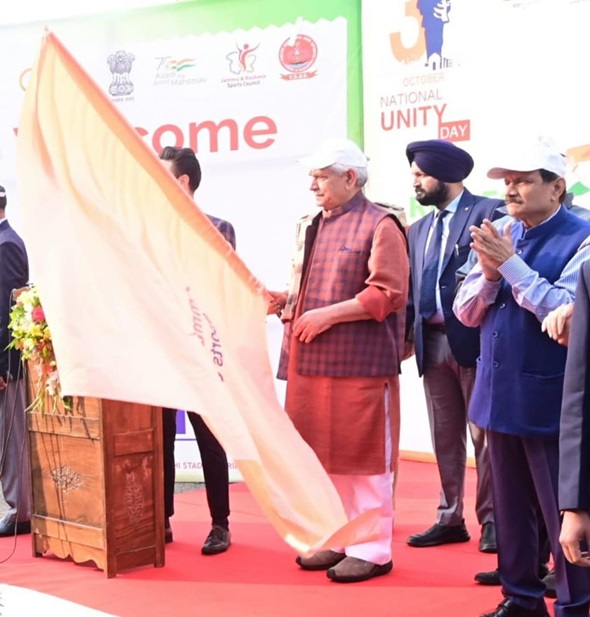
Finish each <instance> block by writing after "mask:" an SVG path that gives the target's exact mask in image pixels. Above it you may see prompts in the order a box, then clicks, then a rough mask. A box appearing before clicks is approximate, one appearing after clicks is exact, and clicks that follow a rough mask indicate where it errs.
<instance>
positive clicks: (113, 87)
mask: <svg viewBox="0 0 590 617" xmlns="http://www.w3.org/2000/svg"><path fill="white" fill-rule="evenodd" d="M134 60H135V56H134V55H133V54H132V53H129V52H126V51H123V50H120V51H117V52H115V53H114V54H111V55H110V56H109V57H108V58H107V64H108V65H109V68H110V70H111V74H112V76H113V79H112V81H111V83H110V85H109V94H110V95H111V96H128V95H129V94H131V93H132V92H133V89H134V86H133V82H132V81H131V80H130V79H129V73H130V72H131V67H132V65H133V61H134Z"/></svg>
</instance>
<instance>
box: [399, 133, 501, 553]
mask: <svg viewBox="0 0 590 617" xmlns="http://www.w3.org/2000/svg"><path fill="white" fill-rule="evenodd" d="M406 155H407V157H408V161H409V163H410V167H411V171H412V177H413V186H414V191H415V193H416V199H417V200H418V202H419V203H420V204H422V205H424V206H434V208H433V210H432V212H430V213H429V214H427V215H426V216H424V217H423V218H421V219H420V220H418V221H417V222H416V223H414V224H413V225H412V226H411V227H410V229H409V233H408V241H409V245H410V268H411V287H410V300H409V305H408V318H407V325H406V330H407V338H408V340H412V339H413V343H414V349H415V353H416V362H417V364H418V372H419V374H420V375H421V376H422V377H423V378H424V379H423V383H424V391H425V394H426V405H427V409H428V418H429V421H430V430H431V435H432V444H433V449H434V453H435V455H436V461H437V465H438V470H439V475H440V480H441V495H440V504H439V506H438V512H437V520H436V523H435V524H434V525H433V526H432V527H430V528H429V529H427V530H426V531H424V532H422V533H416V534H414V535H412V536H410V537H409V538H408V544H409V545H410V546H415V547H428V546H437V545H440V544H449V543H454V542H467V541H469V539H470V536H469V532H468V531H467V528H466V526H465V521H464V517H463V496H464V492H465V466H466V459H467V443H466V442H467V439H466V426H468V427H469V432H470V434H471V440H472V442H473V446H474V449H475V460H476V465H477V495H476V502H475V509H476V513H477V518H478V521H479V524H480V525H481V536H480V541H479V550H480V551H482V552H486V553H493V552H496V537H495V527H494V515H493V509H492V487H491V481H490V470H489V461H488V454H487V448H486V442H485V434H484V431H483V430H481V429H479V428H478V427H476V426H475V425H474V424H472V423H470V422H468V419H467V410H468V408H469V399H470V397H471V392H472V390H473V384H474V383H475V365H476V359H477V357H478V355H479V329H478V328H467V327H465V326H463V325H462V324H461V323H460V322H459V321H458V319H457V318H456V317H455V315H454V314H453V310H452V307H453V299H454V293H455V273H456V271H457V269H458V268H459V267H460V266H462V265H463V263H464V262H465V260H466V259H467V256H468V255H469V251H470V243H471V236H470V232H469V228H470V227H471V226H472V225H481V223H482V222H483V220H484V219H493V218H495V216H496V215H495V212H496V210H497V208H498V207H500V206H502V205H503V202H502V201H501V200H498V199H488V198H486V197H481V196H478V195H472V194H471V193H470V192H469V191H468V190H467V189H466V188H465V187H464V186H463V180H464V179H465V178H466V177H467V176H468V175H469V174H470V173H471V170H472V169H473V159H472V158H471V156H470V155H469V153H468V152H466V151H465V150H462V149H461V148H458V147H457V146H455V145H454V144H453V143H451V142H448V141H443V140H440V139H431V140H427V141H415V142H413V143H410V144H409V145H408V147H407V149H406Z"/></svg>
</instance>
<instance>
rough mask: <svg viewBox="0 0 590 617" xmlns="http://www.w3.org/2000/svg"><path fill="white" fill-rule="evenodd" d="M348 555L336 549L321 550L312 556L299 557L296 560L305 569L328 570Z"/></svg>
mask: <svg viewBox="0 0 590 617" xmlns="http://www.w3.org/2000/svg"><path fill="white" fill-rule="evenodd" d="M345 557H346V555H345V554H344V553H337V552H336V551H320V552H319V553H316V554H315V555H312V556H311V557H297V559H296V560H295V561H296V562H297V563H298V564H299V567H300V568H301V569H303V570H327V569H328V568H331V567H332V566H335V565H336V564H337V563H340V562H341V561H342V560H343V559H344V558H345Z"/></svg>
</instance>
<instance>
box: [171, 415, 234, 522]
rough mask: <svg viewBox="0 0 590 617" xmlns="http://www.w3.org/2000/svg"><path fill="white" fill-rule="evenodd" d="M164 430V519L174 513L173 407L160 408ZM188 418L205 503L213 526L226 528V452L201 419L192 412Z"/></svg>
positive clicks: (227, 498)
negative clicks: (202, 480) (199, 459)
mask: <svg viewBox="0 0 590 617" xmlns="http://www.w3.org/2000/svg"><path fill="white" fill-rule="evenodd" d="M163 414H164V416H163V422H162V424H163V432H164V510H165V515H166V518H170V517H171V516H172V515H173V514H174V479H175V474H176V462H175V460H174V440H175V438H176V409H169V408H167V407H164V408H163ZM187 415H188V418H189V420H190V423H191V425H192V427H193V430H194V432H195V436H196V438H197V445H198V446H199V452H200V453H201V462H202V464H203V476H204V477H205V491H206V493H207V504H208V505H209V512H210V514H211V522H212V524H213V525H219V526H220V527H223V528H224V529H229V472H228V469H227V455H226V454H225V450H224V449H223V448H222V447H221V444H220V443H219V441H217V439H216V438H215V436H214V435H213V433H212V432H211V431H210V430H209V428H208V426H207V425H206V424H205V422H204V420H203V418H201V416H200V415H199V414H197V413H195V412H193V411H189V412H188V414H187Z"/></svg>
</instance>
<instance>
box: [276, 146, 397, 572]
mask: <svg viewBox="0 0 590 617" xmlns="http://www.w3.org/2000/svg"><path fill="white" fill-rule="evenodd" d="M300 162H301V163H302V164H303V165H304V166H305V167H306V168H307V169H308V170H309V174H310V176H311V186H310V189H311V191H313V193H314V194H315V198H316V204H317V205H318V206H319V207H320V208H321V211H320V212H319V214H317V215H316V216H315V217H314V218H313V220H312V221H311V224H310V225H309V226H308V227H307V229H306V235H305V242H304V254H303V262H302V268H301V276H300V277H298V280H299V284H298V285H296V286H294V287H293V286H292V287H291V289H292V290H293V291H294V292H296V298H295V299H294V300H293V301H292V302H291V303H290V306H292V307H293V308H292V311H291V312H290V314H287V315H286V314H285V313H283V315H282V319H283V321H284V322H285V335H284V338H283V348H282V352H281V359H280V362H279V372H278V376H279V378H282V379H284V378H286V379H287V390H286V397H285V410H286V412H287V413H288V415H289V417H290V418H291V420H292V421H293V424H294V425H295V427H296V428H297V430H298V431H299V433H300V434H301V435H302V437H303V438H304V439H305V441H306V442H307V443H308V444H309V445H310V447H311V448H312V449H313V451H314V452H315V453H316V455H317V456H318V458H319V460H320V462H321V463H322V465H323V466H324V468H325V469H326V471H327V472H328V474H329V475H330V478H331V480H332V482H333V483H334V486H335V487H336V490H337V491H338V493H339V495H340V498H341V499H342V503H343V505H344V509H345V512H346V514H347V515H348V516H349V517H350V518H353V517H356V516H359V515H360V514H362V513H363V512H366V511H367V510H370V509H375V508H378V509H379V510H380V512H381V530H380V535H379V537H378V538H377V539H375V540H373V541H368V542H364V543H359V544H355V545H352V546H333V547H331V549H330V550H323V551H319V552H317V553H316V554H315V555H312V556H311V557H298V558H297V563H298V564H299V566H300V567H301V568H302V569H304V570H326V571H327V572H326V573H327V576H328V578H330V579H331V580H333V581H335V582H339V583H351V582H358V581H364V580H367V579H369V578H373V577H375V576H381V575H384V574H387V573H389V572H390V571H391V569H392V566H393V564H392V560H391V537H392V527H393V473H392V465H393V463H394V458H395V453H394V451H393V450H394V448H395V444H394V439H395V436H394V434H393V433H394V430H395V429H394V425H395V421H393V422H392V418H395V417H397V415H398V414H399V377H398V375H399V367H400V361H401V358H402V354H403V327H404V317H405V305H406V301H407V291H408V280H409V268H408V257H407V250H406V242H405V238H404V234H403V230H402V229H401V226H400V224H399V223H397V222H396V220H395V218H394V216H393V215H392V214H391V213H390V212H389V211H387V210H385V209H383V208H380V207H378V206H376V205H375V204H373V203H372V202H370V201H369V200H368V199H367V198H366V197H365V196H364V195H363V186H364V185H365V183H366V181H367V157H366V156H365V154H364V153H363V152H362V150H361V149H360V148H359V147H358V146H357V145H356V144H355V143H354V142H352V141H350V140H348V139H329V140H326V141H324V142H323V143H322V144H321V145H320V146H319V148H318V150H317V151H316V152H315V153H314V154H312V155H311V156H309V157H305V158H304V159H302V160H301V161H300ZM297 271H298V268H297V269H295V272H297ZM286 300H287V298H286V297H285V295H283V297H282V306H284V304H285V301H286ZM274 302H276V303H278V304H279V305H280V304H281V298H280V296H279V295H278V294H275V300H274ZM282 306H279V308H282Z"/></svg>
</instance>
